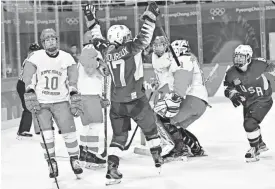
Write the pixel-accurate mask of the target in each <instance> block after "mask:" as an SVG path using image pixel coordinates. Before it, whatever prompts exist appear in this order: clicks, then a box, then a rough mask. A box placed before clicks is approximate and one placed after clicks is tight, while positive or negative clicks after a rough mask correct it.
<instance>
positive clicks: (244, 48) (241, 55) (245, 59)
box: [233, 45, 253, 71]
mask: <svg viewBox="0 0 275 189" xmlns="http://www.w3.org/2000/svg"><path fill="white" fill-rule="evenodd" d="M252 55H253V50H252V48H251V46H250V45H239V46H238V47H237V48H236V49H235V51H234V56H233V63H234V66H236V67H237V68H238V69H240V70H242V71H246V70H247V66H248V65H249V64H250V63H251V60H252Z"/></svg>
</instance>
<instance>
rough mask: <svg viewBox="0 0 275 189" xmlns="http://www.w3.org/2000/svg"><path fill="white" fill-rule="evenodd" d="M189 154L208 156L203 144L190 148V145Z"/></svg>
mask: <svg viewBox="0 0 275 189" xmlns="http://www.w3.org/2000/svg"><path fill="white" fill-rule="evenodd" d="M188 154H189V157H199V156H207V154H206V152H205V150H204V149H203V147H201V146H199V145H198V146H196V147H195V148H194V147H193V148H190V147H189V146H188Z"/></svg>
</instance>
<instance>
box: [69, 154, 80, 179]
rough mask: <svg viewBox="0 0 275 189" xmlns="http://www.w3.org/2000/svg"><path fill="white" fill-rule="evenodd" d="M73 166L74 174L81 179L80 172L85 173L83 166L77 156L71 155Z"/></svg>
mask: <svg viewBox="0 0 275 189" xmlns="http://www.w3.org/2000/svg"><path fill="white" fill-rule="evenodd" d="M70 163H71V167H72V169H73V172H74V174H75V175H76V177H77V179H80V174H81V173H83V170H82V168H81V165H80V162H79V160H78V157H77V156H71V157H70Z"/></svg>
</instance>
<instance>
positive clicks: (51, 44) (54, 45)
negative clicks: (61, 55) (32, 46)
mask: <svg viewBox="0 0 275 189" xmlns="http://www.w3.org/2000/svg"><path fill="white" fill-rule="evenodd" d="M52 39H55V40H52ZM40 41H41V44H42V45H43V47H44V49H45V50H46V52H47V53H49V54H56V53H57V52H58V49H59V47H58V36H57V34H56V32H55V30H54V29H52V28H47V29H44V30H43V31H42V33H41V35H40Z"/></svg>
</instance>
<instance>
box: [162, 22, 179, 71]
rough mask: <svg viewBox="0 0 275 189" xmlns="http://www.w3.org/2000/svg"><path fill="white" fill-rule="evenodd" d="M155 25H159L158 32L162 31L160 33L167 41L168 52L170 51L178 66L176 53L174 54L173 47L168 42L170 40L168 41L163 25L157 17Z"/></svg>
mask: <svg viewBox="0 0 275 189" xmlns="http://www.w3.org/2000/svg"><path fill="white" fill-rule="evenodd" d="M157 25H158V27H159V29H160V32H161V33H162V35H163V36H164V37H165V38H166V41H167V43H168V48H169V50H170V52H171V53H172V56H173V58H174V60H175V61H176V63H177V65H178V66H180V62H179V59H178V57H177V55H176V53H175V51H174V49H173V47H172V46H171V43H170V41H169V38H168V37H167V35H166V33H165V31H164V30H163V27H162V25H161V23H160V20H159V19H157Z"/></svg>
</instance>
